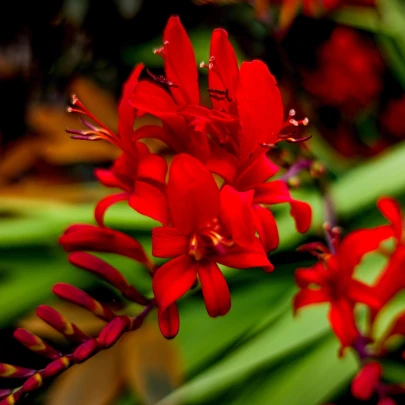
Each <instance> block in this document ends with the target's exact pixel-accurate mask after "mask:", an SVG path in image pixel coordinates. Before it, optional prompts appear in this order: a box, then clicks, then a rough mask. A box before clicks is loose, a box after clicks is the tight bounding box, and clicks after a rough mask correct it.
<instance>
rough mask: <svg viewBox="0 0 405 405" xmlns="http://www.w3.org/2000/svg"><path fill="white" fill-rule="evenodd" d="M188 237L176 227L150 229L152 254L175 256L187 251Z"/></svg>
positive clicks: (156, 255)
mask: <svg viewBox="0 0 405 405" xmlns="http://www.w3.org/2000/svg"><path fill="white" fill-rule="evenodd" d="M188 246H189V238H188V237H187V236H185V235H182V234H181V233H179V231H178V230H177V229H176V228H168V227H163V228H153V229H152V255H153V256H155V257H177V256H180V255H184V254H186V253H187V249H188Z"/></svg>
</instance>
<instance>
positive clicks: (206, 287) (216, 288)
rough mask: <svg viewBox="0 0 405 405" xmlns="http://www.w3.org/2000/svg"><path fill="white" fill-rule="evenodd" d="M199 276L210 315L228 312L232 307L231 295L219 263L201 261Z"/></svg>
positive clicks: (214, 315) (215, 315)
mask: <svg viewBox="0 0 405 405" xmlns="http://www.w3.org/2000/svg"><path fill="white" fill-rule="evenodd" d="M198 277H199V279H200V283H201V288H202V293H203V297H204V302H205V307H206V308H207V312H208V314H209V316H211V317H212V318H215V317H217V316H222V315H225V314H227V313H228V311H229V310H230V309H231V295H230V293H229V289H228V284H227V282H226V280H225V277H224V275H223V274H222V272H221V270H220V269H219V267H218V265H217V264H216V263H214V262H211V261H207V262H204V263H201V264H200V266H199V267H198Z"/></svg>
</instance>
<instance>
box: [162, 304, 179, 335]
mask: <svg viewBox="0 0 405 405" xmlns="http://www.w3.org/2000/svg"><path fill="white" fill-rule="evenodd" d="M158 319H159V327H160V331H161V332H162V335H163V336H164V337H165V338H166V339H173V338H174V337H175V336H176V335H177V333H178V332H179V326H180V318H179V310H178V309H177V305H176V303H174V304H172V305H170V306H169V307H168V308H167V309H166V310H164V311H161V310H159V309H158Z"/></svg>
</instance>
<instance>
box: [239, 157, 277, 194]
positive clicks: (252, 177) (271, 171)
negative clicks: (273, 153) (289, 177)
mask: <svg viewBox="0 0 405 405" xmlns="http://www.w3.org/2000/svg"><path fill="white" fill-rule="evenodd" d="M278 170H279V167H278V166H277V165H276V164H274V163H273V162H272V161H271V160H270V159H269V158H268V157H267V156H266V155H265V154H263V155H260V156H259V157H258V158H257V159H255V160H254V161H253V162H252V163H251V164H249V165H248V166H247V168H246V169H245V170H244V171H243V172H242V173H240V174H239V175H238V176H237V178H236V181H235V188H236V189H237V190H241V191H246V190H251V189H252V188H254V187H255V186H257V185H259V184H262V183H263V182H265V181H266V180H268V179H269V178H270V177H273V176H274V175H275V174H276V173H277V172H278Z"/></svg>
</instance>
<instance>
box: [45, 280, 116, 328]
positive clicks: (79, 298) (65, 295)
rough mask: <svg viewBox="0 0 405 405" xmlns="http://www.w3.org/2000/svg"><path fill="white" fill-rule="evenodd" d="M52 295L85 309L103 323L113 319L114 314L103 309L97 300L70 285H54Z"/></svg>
mask: <svg viewBox="0 0 405 405" xmlns="http://www.w3.org/2000/svg"><path fill="white" fill-rule="evenodd" d="M53 293H54V294H55V295H57V296H58V297H60V298H62V299H64V300H66V301H69V302H72V303H73V304H76V305H78V306H79V307H82V308H85V309H87V310H88V311H90V312H92V313H93V314H94V315H96V316H97V317H99V318H101V319H103V320H104V321H107V322H108V321H110V320H111V319H114V318H115V314H114V313H113V312H112V311H111V310H110V309H108V308H106V307H104V306H103V305H101V304H100V303H99V302H98V301H97V300H95V299H94V298H92V297H90V295H88V294H87V293H85V292H84V291H82V290H80V289H79V288H76V287H74V286H72V285H70V284H66V283H58V284H55V286H54V287H53Z"/></svg>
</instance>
